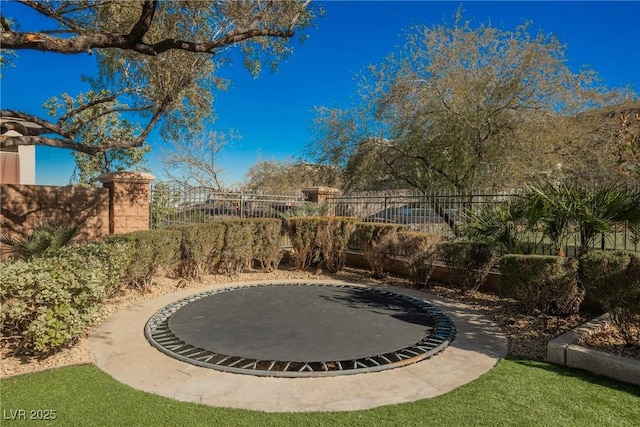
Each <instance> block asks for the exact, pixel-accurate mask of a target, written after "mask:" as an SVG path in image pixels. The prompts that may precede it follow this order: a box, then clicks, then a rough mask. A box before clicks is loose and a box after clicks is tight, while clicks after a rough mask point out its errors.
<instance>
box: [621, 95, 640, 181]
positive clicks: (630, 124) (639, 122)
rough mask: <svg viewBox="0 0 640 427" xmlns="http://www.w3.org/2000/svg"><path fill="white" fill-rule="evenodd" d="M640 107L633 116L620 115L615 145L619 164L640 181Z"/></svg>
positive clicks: (627, 114)
mask: <svg viewBox="0 0 640 427" xmlns="http://www.w3.org/2000/svg"><path fill="white" fill-rule="evenodd" d="M638 111H640V106H639V107H638V108H636V112H635V113H634V114H633V116H632V115H631V114H630V113H622V114H620V131H619V134H618V139H617V141H616V144H615V148H616V154H617V156H618V163H619V165H620V167H621V169H622V170H623V171H624V173H626V174H629V175H634V176H635V178H637V179H640V112H638Z"/></svg>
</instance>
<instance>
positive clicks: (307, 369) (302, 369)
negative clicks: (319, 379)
mask: <svg viewBox="0 0 640 427" xmlns="http://www.w3.org/2000/svg"><path fill="white" fill-rule="evenodd" d="M302 371H310V372H313V368H311V366H309V364H308V363H305V364H304V365H303V366H302V368H300V369H298V372H302Z"/></svg>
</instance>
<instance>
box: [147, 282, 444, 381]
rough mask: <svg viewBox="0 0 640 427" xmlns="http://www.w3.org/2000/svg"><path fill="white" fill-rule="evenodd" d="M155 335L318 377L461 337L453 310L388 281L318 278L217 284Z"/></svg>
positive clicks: (210, 364)
mask: <svg viewBox="0 0 640 427" xmlns="http://www.w3.org/2000/svg"><path fill="white" fill-rule="evenodd" d="M145 336H146V337H147V339H148V340H149V342H150V344H151V345H153V346H155V347H156V348H157V349H158V350H160V351H162V352H163V353H165V354H167V355H169V356H171V357H173V358H175V359H178V360H181V361H183V362H187V363H191V364H194V365H197V366H202V367H207V368H213V369H217V370H221V371H225V372H233V373H242V374H251V375H262V376H283V377H313V376H328V375H342V374H355V373H361V372H374V371H380V370H383V369H391V368H394V367H399V366H405V365H407V364H411V363H416V362H419V361H421V360H425V359H428V358H431V357H433V356H434V355H436V354H438V353H440V352H441V351H443V350H444V349H445V348H446V347H447V346H448V345H449V343H450V342H451V341H453V339H454V338H455V326H454V325H453V323H452V322H451V320H450V319H449V317H448V316H447V315H446V314H444V313H443V312H442V311H440V310H438V309H437V308H436V307H434V306H432V305H430V304H429V303H427V302H426V301H423V300H420V299H417V298H414V297H411V296H408V295H403V294H400V293H396V292H392V291H389V290H386V289H378V288H375V287H365V286H356V285H348V284H345V285H342V284H326V283H324V282H312V283H268V284H245V285H240V286H233V287H226V288H216V289H213V290H210V291H205V292H201V293H199V294H194V295H191V296H188V297H185V298H182V299H179V300H177V301H174V302H173V303H171V304H169V305H166V306H165V307H163V308H162V309H160V310H159V311H158V312H157V313H156V314H154V315H153V316H152V317H151V318H150V319H149V321H148V322H147V324H146V325H145Z"/></svg>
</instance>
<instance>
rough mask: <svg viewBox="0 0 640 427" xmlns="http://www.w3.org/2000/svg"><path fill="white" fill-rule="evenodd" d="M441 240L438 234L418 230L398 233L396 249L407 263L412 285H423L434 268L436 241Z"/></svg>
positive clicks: (425, 284) (427, 282) (426, 283)
mask: <svg viewBox="0 0 640 427" xmlns="http://www.w3.org/2000/svg"><path fill="white" fill-rule="evenodd" d="M441 240H442V236H441V235H439V234H428V233H420V232H402V233H398V249H399V251H400V254H401V255H404V256H405V257H406V259H407V263H408V264H409V271H410V272H411V278H412V279H413V283H414V285H417V286H419V287H425V286H427V285H428V284H429V279H430V278H431V274H433V270H434V269H435V264H434V261H435V259H436V243H438V242H440V241H441Z"/></svg>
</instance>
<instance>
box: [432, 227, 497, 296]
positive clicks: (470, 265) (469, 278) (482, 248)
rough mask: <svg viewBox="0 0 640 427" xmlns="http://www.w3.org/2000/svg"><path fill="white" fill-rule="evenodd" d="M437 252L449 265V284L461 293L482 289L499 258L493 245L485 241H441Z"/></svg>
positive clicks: (437, 245)
mask: <svg viewBox="0 0 640 427" xmlns="http://www.w3.org/2000/svg"><path fill="white" fill-rule="evenodd" d="M436 253H437V256H438V258H439V259H441V260H442V261H443V262H444V263H445V264H446V266H447V272H448V275H447V277H448V281H449V284H450V285H451V286H453V287H454V288H456V289H457V290H458V291H459V292H460V293H467V292H469V291H477V290H478V289H480V287H481V286H482V285H483V284H484V282H485V281H486V279H487V276H488V275H489V271H490V270H491V268H492V267H493V264H494V263H495V261H496V259H497V258H496V255H495V252H494V251H493V249H492V247H491V245H490V244H488V243H485V242H473V241H460V240H456V241H447V242H440V243H437V244H436Z"/></svg>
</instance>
